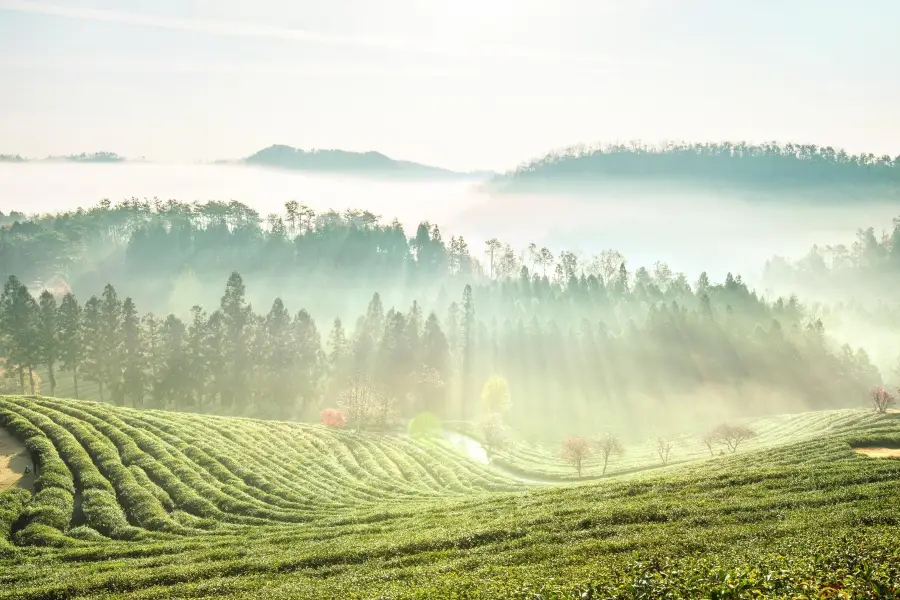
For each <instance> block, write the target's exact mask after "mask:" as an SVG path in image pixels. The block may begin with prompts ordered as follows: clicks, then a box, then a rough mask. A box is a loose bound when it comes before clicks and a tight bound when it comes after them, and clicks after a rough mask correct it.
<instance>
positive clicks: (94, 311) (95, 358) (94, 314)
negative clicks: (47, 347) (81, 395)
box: [81, 296, 105, 402]
mask: <svg viewBox="0 0 900 600" xmlns="http://www.w3.org/2000/svg"><path fill="white" fill-rule="evenodd" d="M81 329H82V339H83V341H84V345H83V348H84V360H83V363H82V372H83V373H84V378H85V380H87V381H92V382H94V383H96V384H97V387H98V394H99V396H100V401H101V402H103V401H104V393H103V391H104V389H105V386H104V381H105V379H104V376H103V373H104V366H103V361H104V357H103V346H104V345H103V332H102V331H101V316H100V299H99V298H97V296H91V297H90V298H89V299H88V301H87V302H85V304H84V312H83V313H82V326H81Z"/></svg>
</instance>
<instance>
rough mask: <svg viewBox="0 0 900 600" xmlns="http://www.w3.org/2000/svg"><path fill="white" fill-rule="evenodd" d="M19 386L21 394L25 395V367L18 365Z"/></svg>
mask: <svg viewBox="0 0 900 600" xmlns="http://www.w3.org/2000/svg"><path fill="white" fill-rule="evenodd" d="M19 387H21V388H22V395H23V396H24V395H25V369H23V368H22V367H19Z"/></svg>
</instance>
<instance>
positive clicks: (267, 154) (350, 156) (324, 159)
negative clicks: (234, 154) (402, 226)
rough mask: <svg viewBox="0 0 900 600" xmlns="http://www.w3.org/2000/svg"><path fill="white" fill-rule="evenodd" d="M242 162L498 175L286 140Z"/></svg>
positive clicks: (342, 169)
mask: <svg viewBox="0 0 900 600" xmlns="http://www.w3.org/2000/svg"><path fill="white" fill-rule="evenodd" d="M239 162H241V163H243V164H246V165H253V166H260V167H274V168H279V169H290V170H294V171H315V172H320V173H322V172H333V173H364V174H367V175H382V176H393V177H422V178H469V177H471V178H476V177H481V178H487V177H491V176H493V175H495V173H492V172H487V171H473V172H460V171H452V170H450V169H445V168H443V167H435V166H431V165H425V164H422V163H417V162H412V161H407V160H396V159H393V158H390V157H389V156H386V155H384V154H382V153H380V152H374V151H369V152H351V151H348V150H334V149H327V150H318V149H313V150H303V149H300V148H294V147H292V146H286V145H283V144H275V145H272V146H269V147H268V148H263V149H262V150H260V151H258V152H256V153H255V154H252V155H250V156H248V157H247V158H245V159H243V160H241V161H239Z"/></svg>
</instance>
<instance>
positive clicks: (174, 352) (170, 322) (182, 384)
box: [160, 315, 193, 410]
mask: <svg viewBox="0 0 900 600" xmlns="http://www.w3.org/2000/svg"><path fill="white" fill-rule="evenodd" d="M186 334H187V330H186V328H185V326H184V323H183V322H182V321H181V319H179V318H178V317H176V316H175V315H169V316H168V317H166V320H165V321H163V323H162V326H161V327H160V342H161V346H162V348H161V352H160V355H161V368H160V380H161V387H162V389H163V391H164V396H165V398H166V399H167V403H170V404H171V406H172V408H173V409H174V410H185V409H188V408H190V407H191V405H192V404H193V403H192V402H191V398H192V396H193V389H192V385H191V376H190V372H189V368H190V365H189V361H188V357H187V355H186V345H185V337H186Z"/></svg>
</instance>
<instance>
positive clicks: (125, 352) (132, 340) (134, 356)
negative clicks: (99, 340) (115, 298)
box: [120, 298, 145, 407]
mask: <svg viewBox="0 0 900 600" xmlns="http://www.w3.org/2000/svg"><path fill="white" fill-rule="evenodd" d="M121 335H122V359H121V360H122V390H121V392H120V397H121V399H122V402H123V403H124V402H125V400H126V399H130V400H131V403H132V406H136V407H139V406H141V405H142V404H143V402H144V389H145V388H144V384H145V382H144V362H145V361H144V347H143V344H142V340H141V337H142V332H141V321H140V317H138V314H137V308H136V307H135V305H134V301H133V300H132V299H131V298H125V302H124V303H123V304H122V334H121Z"/></svg>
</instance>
